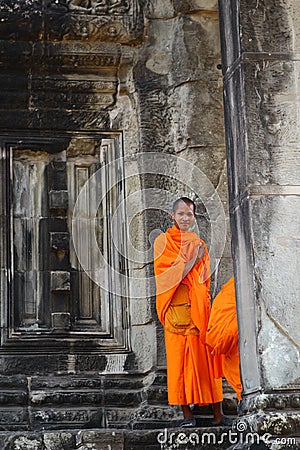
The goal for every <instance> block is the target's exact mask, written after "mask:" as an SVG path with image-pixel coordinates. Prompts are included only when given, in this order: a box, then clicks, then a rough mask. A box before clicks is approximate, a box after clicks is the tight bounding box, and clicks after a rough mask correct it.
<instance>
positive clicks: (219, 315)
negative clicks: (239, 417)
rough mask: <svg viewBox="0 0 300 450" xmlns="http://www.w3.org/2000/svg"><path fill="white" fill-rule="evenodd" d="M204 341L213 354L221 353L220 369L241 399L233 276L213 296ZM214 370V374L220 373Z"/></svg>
mask: <svg viewBox="0 0 300 450" xmlns="http://www.w3.org/2000/svg"><path fill="white" fill-rule="evenodd" d="M206 343H207V344H208V345H209V346H210V347H211V349H212V354H213V355H222V370H221V372H223V375H224V376H225V378H226V380H227V381H228V383H229V384H230V385H231V386H232V388H233V389H234V390H235V392H236V393H237V396H238V399H239V400H240V399H241V392H242V384H241V377H240V358H239V351H238V323H237V315H236V298H235V289H234V278H233V277H232V278H230V279H229V281H228V282H227V283H226V284H224V286H223V287H222V289H221V291H220V292H219V294H218V295H217V296H216V297H215V299H214V301H213V304H212V309H211V313H210V319H209V323H208V329H207V334H206ZM221 372H220V371H216V370H215V376H216V377H219V376H221V375H222V373H221Z"/></svg>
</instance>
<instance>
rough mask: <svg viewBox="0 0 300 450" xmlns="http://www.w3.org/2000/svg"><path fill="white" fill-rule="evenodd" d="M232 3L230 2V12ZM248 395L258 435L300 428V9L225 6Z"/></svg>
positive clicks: (234, 225)
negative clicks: (298, 154)
mask: <svg viewBox="0 0 300 450" xmlns="http://www.w3.org/2000/svg"><path fill="white" fill-rule="evenodd" d="M225 3H226V4H225ZM219 8H220V27H221V42H222V58H223V62H222V63H223V75H224V102H225V125H226V138H227V153H228V176H229V198H230V214H231V231H232V246H233V256H234V271H235V276H236V290H237V301H238V317H239V327H240V354H241V372H242V382H243V390H244V397H243V400H242V402H241V407H240V413H241V414H242V415H244V416H245V420H246V421H247V422H248V424H249V425H250V426H251V427H252V429H253V430H255V431H259V432H261V433H264V432H267V431H268V432H270V433H273V434H295V433H296V430H297V428H298V430H299V425H300V415H299V407H300V378H299V376H300V373H299V345H300V328H299V318H300V304H299V298H300V278H299V268H300V266H299V237H300V234H299V207H300V199H299V195H300V187H299V185H300V170H299V158H298V159H297V153H298V151H299V145H300V129H299V50H300V23H299V14H300V5H299V2H297V1H295V0H294V1H293V0H286V1H283V2H282V1H275V2H274V1H273V0H272V1H271V0H268V1H264V2H258V1H257V0H250V1H247V2H240V1H238V0H231V1H230V2H222V1H220V2H219Z"/></svg>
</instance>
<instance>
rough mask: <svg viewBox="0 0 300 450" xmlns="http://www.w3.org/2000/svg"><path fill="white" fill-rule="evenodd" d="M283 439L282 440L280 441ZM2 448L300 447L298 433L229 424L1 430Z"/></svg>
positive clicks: (166, 449)
mask: <svg viewBox="0 0 300 450" xmlns="http://www.w3.org/2000/svg"><path fill="white" fill-rule="evenodd" d="M280 442H281V443H280ZM0 448H1V450H144V449H145V450H190V449H191V450H192V449H194V450H200V449H204V450H268V449H269V450H287V449H289V450H299V449H300V438H299V437H288V436H285V437H282V436H281V437H280V438H279V437H278V436H277V437H276V436H273V437H271V438H269V442H268V444H266V443H265V442H264V441H263V439H262V438H261V437H259V436H258V435H255V433H254V434H252V435H250V434H247V435H244V436H243V438H242V437H241V434H240V435H237V433H236V432H234V431H233V430H232V429H231V428H229V427H195V428H189V429H182V428H178V427H177V428H162V429H157V430H124V429H123V430H119V429H111V430H108V429H91V430H65V431H56V430H53V431H51V430H49V431H41V432H38V433H37V432H25V431H24V432H0Z"/></svg>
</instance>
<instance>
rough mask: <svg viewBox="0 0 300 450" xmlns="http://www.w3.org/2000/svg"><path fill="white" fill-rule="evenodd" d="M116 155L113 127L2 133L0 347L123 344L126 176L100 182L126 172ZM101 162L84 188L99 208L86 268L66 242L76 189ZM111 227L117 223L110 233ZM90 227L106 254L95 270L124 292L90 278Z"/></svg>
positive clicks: (89, 222)
mask: <svg viewBox="0 0 300 450" xmlns="http://www.w3.org/2000/svg"><path fill="white" fill-rule="evenodd" d="M120 156H122V140H121V135H119V134H118V133H115V134H113V135H112V134H110V135H108V134H104V133H103V134H93V135H88V134H87V135H85V134H81V135H78V136H75V137H69V136H68V135H62V136H58V137H55V138H52V137H50V136H49V137H43V138H40V137H38V136H36V137H30V138H28V137H24V136H23V137H21V138H20V137H18V138H16V139H15V140H13V139H11V137H10V138H9V141H8V140H6V139H5V138H3V139H2V151H1V175H2V185H3V186H4V189H3V193H2V196H1V198H0V201H1V215H2V218H3V220H2V226H1V242H2V246H3V248H2V251H1V254H0V257H1V278H2V279H1V286H2V288H1V305H2V314H1V316H2V323H3V326H2V336H1V347H2V349H5V348H6V347H7V346H8V347H15V346H16V347H19V346H22V345H23V346H25V347H26V349H27V350H28V351H32V350H31V349H32V348H36V346H37V342H38V345H39V346H45V347H47V348H49V349H50V350H51V348H52V349H53V351H56V350H57V348H58V347H65V346H66V345H69V344H68V343H69V342H70V341H72V345H73V346H74V350H75V351H76V348H78V349H79V350H80V348H82V346H84V348H85V349H86V350H88V348H90V349H93V350H95V349H96V350H97V352H98V351H99V352H101V351H106V352H107V351H108V350H111V351H119V350H122V351H124V350H126V349H128V347H129V336H128V326H127V322H128V317H127V309H128V308H127V286H126V285H125V284H124V281H123V280H124V279H126V277H123V278H122V277H121V275H124V274H125V273H126V261H125V257H124V256H123V255H124V253H123V255H122V254H121V253H122V252H118V250H117V249H118V248H120V246H122V247H124V245H126V242H125V239H126V233H125V228H124V224H125V216H122V214H123V213H122V209H120V208H118V206H119V204H120V203H122V202H123V201H124V199H125V191H124V184H123V178H122V177H121V178H122V180H121V182H119V183H117V184H116V185H115V186H113V187H112V188H111V189H107V186H106V183H107V180H108V179H111V178H112V177H115V176H116V174H115V173H114V171H119V172H120V171H121V172H122V171H123V167H122V164H121V162H120V163H118V164H108V163H109V162H111V161H114V160H118V158H120ZM118 161H121V160H118ZM105 164H107V170H106V169H105V170H104V172H103V173H104V174H105V176H102V178H101V179H99V178H95V180H96V181H95V182H94V184H93V185H91V188H90V189H88V190H86V191H85V195H86V196H87V198H86V205H87V207H88V208H91V209H95V211H96V215H95V218H94V219H93V218H91V217H90V215H89V211H87V216H86V220H85V222H84V227H85V229H84V230H83V231H84V233H82V236H83V238H84V241H83V243H82V245H84V246H85V253H86V255H87V258H90V259H91V261H90V269H91V273H90V274H89V273H88V270H86V268H85V270H83V268H82V266H81V264H80V261H79V260H78V257H77V256H78V255H77V254H76V252H75V248H74V245H73V240H72V220H74V218H73V210H74V207H75V204H76V200H77V197H78V195H79V193H80V191H81V189H82V187H83V186H84V185H85V183H86V182H87V181H88V180H89V179H90V178H91V177H92V176H93V174H95V173H96V172H97V171H99V170H100V169H101V167H103V166H104V165H105ZM106 190H107V192H106ZM99 199H100V200H101V201H99ZM117 208H118V214H117V215H116V218H115V220H112V218H113V217H114V215H115V211H116V210H117ZM79 220H80V219H79ZM116 221H117V222H118V223H117V224H116ZM75 222H76V219H75ZM112 223H114V226H117V228H118V232H117V233H115V235H114V236H112V233H111V229H112V226H111V224H112ZM93 233H96V240H97V245H98V251H99V252H100V253H101V254H103V255H104V256H105V258H104V259H105V260H106V265H105V267H100V269H102V270H105V271H106V272H105V273H106V276H107V277H108V278H111V280H112V281H113V282H114V283H119V284H120V285H121V287H120V289H121V292H122V295H121V296H120V295H116V294H115V293H113V292H109V290H107V289H103V287H102V286H99V285H98V284H97V283H95V282H94V281H93V277H92V276H91V275H92V271H93V270H95V267H96V268H97V267H98V266H99V264H101V263H100V262H99V261H97V260H92V258H93V255H94V253H93V252H90V248H89V247H90V245H92V239H91V240H90V238H89V237H91V238H92V236H93ZM113 240H114V241H115V240H117V241H118V240H119V241H120V242H117V244H116V242H113ZM90 255H91V256H90ZM94 259H95V258H94ZM116 274H120V280H118V279H116V278H117V277H118V276H117V275H116ZM5 280H8V281H5Z"/></svg>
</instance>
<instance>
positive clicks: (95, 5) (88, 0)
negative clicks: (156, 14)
mask: <svg viewBox="0 0 300 450" xmlns="http://www.w3.org/2000/svg"><path fill="white" fill-rule="evenodd" d="M67 5H68V7H69V9H70V10H71V11H72V10H73V11H77V12H83V13H85V14H86V13H91V14H106V13H107V12H108V13H115V14H123V13H125V12H127V11H128V9H129V6H130V5H129V2H128V1H126V0H67Z"/></svg>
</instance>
